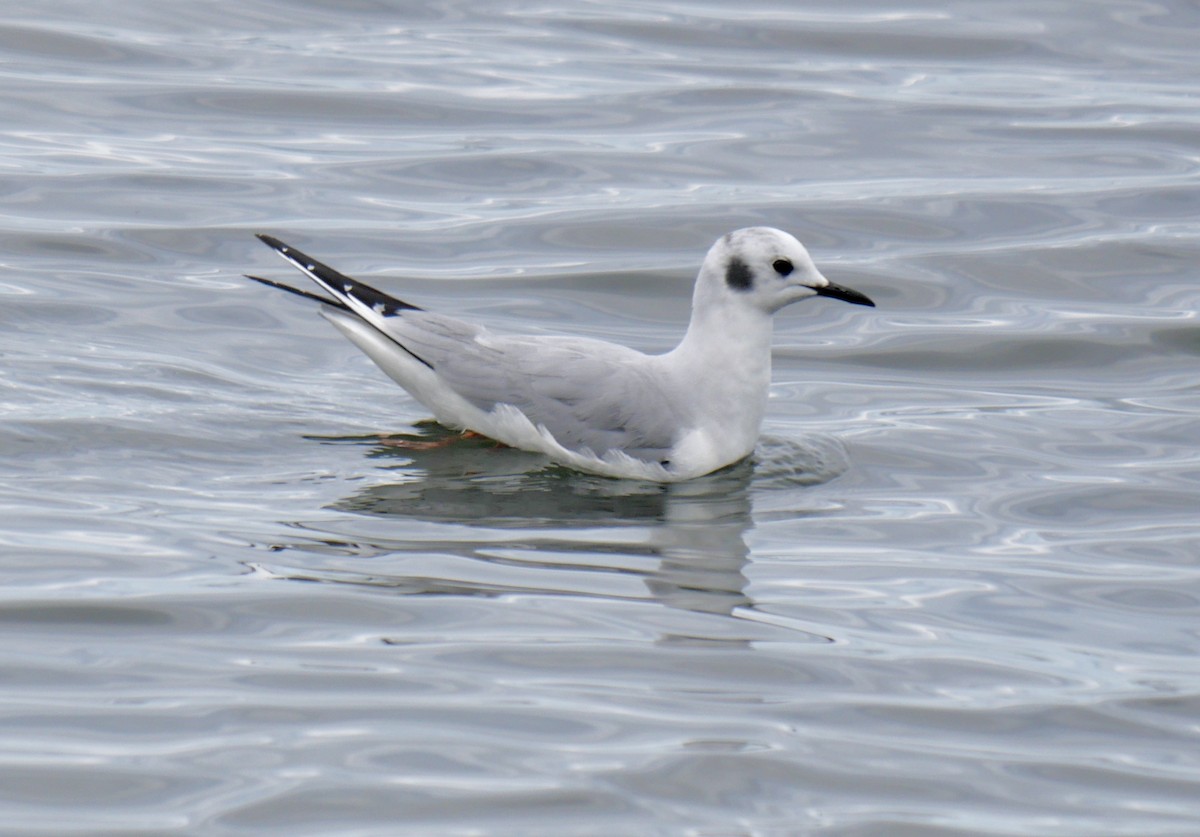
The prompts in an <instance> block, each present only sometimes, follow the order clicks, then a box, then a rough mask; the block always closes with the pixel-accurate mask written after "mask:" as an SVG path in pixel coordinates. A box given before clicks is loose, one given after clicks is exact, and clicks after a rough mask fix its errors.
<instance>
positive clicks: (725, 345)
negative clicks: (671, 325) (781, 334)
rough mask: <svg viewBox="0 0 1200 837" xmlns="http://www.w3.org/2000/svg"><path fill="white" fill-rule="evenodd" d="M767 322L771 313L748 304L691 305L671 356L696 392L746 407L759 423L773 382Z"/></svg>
mask: <svg viewBox="0 0 1200 837" xmlns="http://www.w3.org/2000/svg"><path fill="white" fill-rule="evenodd" d="M771 326H772V318H771V315H770V314H767V313H765V312H763V311H760V310H758V309H755V308H753V307H751V306H748V305H730V304H725V305H722V304H708V305H698V306H694V307H693V309H692V319H691V322H690V323H689V324H688V330H687V333H686V334H685V335H684V336H683V340H681V341H680V343H679V345H678V346H677V347H676V348H675V349H674V351H672V352H670V354H669V357H670V358H671V361H672V362H673V363H674V364H676V366H677V368H678V369H679V371H680V373H681V374H682V376H683V379H684V380H687V381H689V382H690V384H691V385H692V386H694V387H695V388H696V391H695V392H694V393H693V395H694V397H699V398H702V399H705V400H715V401H717V402H718V403H721V404H723V405H725V406H727V407H731V408H736V409H737V410H740V411H744V415H745V416H746V420H747V421H751V422H753V423H754V424H755V426H756V427H757V423H758V421H759V420H760V419H761V415H762V412H763V411H764V409H765V406H766V397H767V389H768V388H769V386H770V383H771Z"/></svg>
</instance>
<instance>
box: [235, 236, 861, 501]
mask: <svg viewBox="0 0 1200 837" xmlns="http://www.w3.org/2000/svg"><path fill="white" fill-rule="evenodd" d="M259 238H260V239H261V240H262V241H263V242H264V243H266V244H267V245H268V246H269V247H271V248H272V249H273V250H275V251H276V252H277V253H279V254H280V255H281V256H283V257H284V258H285V259H287V260H288V261H289V262H291V263H292V264H293V265H295V266H296V267H298V268H300V270H302V271H304V273H306V274H307V275H308V276H309V278H311V279H312V280H313V281H314V282H316V283H317V284H318V285H319V286H320V287H321V288H322V289H323V290H324V291H325V292H326V293H328V294H329V295H330V297H329V298H326V297H323V296H320V295H318V294H313V293H309V292H307V291H301V290H298V289H296V288H292V287H290V286H288V285H284V284H281V283H279V282H275V281H272V280H269V279H262V278H260V277H257V276H251V277H249V278H251V279H254V280H256V281H259V282H262V283H264V284H267V285H271V286H273V287H277V288H281V289H283V290H287V291H290V292H292V293H295V294H298V295H300V296H303V297H306V298H309V299H314V300H317V301H320V302H322V303H324V307H323V308H322V311H321V313H322V314H323V315H324V316H325V318H326V319H328V320H329V321H330V322H332V323H333V324H334V325H335V326H337V328H338V329H339V330H340V331H341V332H342V333H343V334H345V335H346V336H347V337H348V338H349V339H350V340H351V341H353V342H354V344H355V345H357V346H358V347H359V348H360V349H362V350H363V352H365V353H366V354H367V355H368V356H369V357H370V358H371V359H372V360H374V361H375V363H376V364H378V365H379V367H380V368H381V369H382V370H383V371H384V372H386V373H387V374H388V376H389V377H391V378H392V380H394V381H396V382H397V383H398V384H400V385H401V386H402V387H404V388H405V389H406V390H408V392H409V393H411V394H412V396H413V397H414V398H416V399H417V400H418V401H420V402H421V403H422V404H424V405H425V406H426V407H428V408H429V409H430V410H432V411H433V414H434V417H435V418H437V420H438V421H440V422H441V423H442V424H445V425H448V426H451V427H456V428H461V429H464V430H473V431H475V432H477V433H481V434H483V435H484V436H488V437H490V438H492V439H495V440H497V441H500V442H503V443H505V444H507V445H511V446H513V447H517V448H522V449H525V450H531V451H537V452H540V453H544V454H546V455H548V456H549V457H550V458H552V459H554V460H556V461H558V462H562V463H564V464H567V465H570V466H572V467H575V468H579V469H580V470H584V471H590V472H593V473H598V474H604V475H607V476H613V477H631V478H637V479H648V480H654V481H658V482H675V481H679V480H685V479H690V478H692V477H697V476H700V475H702V474H706V473H709V472H710V471H714V470H716V469H718V468H721V467H723V466H725V465H729V464H731V463H733V462H736V461H738V460H739V459H742V458H743V457H745V456H748V455H749V454H750V453H751V452H752V451H753V450H754V445H755V442H756V441H757V439H758V432H759V427H760V425H761V424H762V419H763V412H764V410H765V407H766V398H767V390H768V388H769V386H770V378H771V319H772V315H773V314H774V313H775V312H776V311H778V310H779V309H780V308H782V307H783V306H785V305H788V304H789V303H792V302H797V301H799V300H801V299H806V298H808V297H811V296H828V297H833V298H835V299H841V300H844V301H846V302H852V303H855V304H858V305H874V303H872V302H871V300H870V299H868V298H867V297H866V296H864V295H863V294H860V293H858V292H857V291H853V290H850V289H849V288H844V287H842V286H840V285H835V284H833V283H831V282H829V280H827V279H826V278H825V277H824V276H822V275H821V273H820V272H819V271H818V270H817V268H816V266H815V265H814V264H813V262H812V259H811V258H810V257H809V255H808V252H807V251H806V250H805V249H804V247H803V245H801V244H800V242H799V241H797V240H796V239H795V238H793V237H792V236H790V235H788V234H787V233H785V232H782V231H780V230H776V229H772V228H769V227H751V228H748V229H742V230H737V231H735V232H732V233H729V234H728V235H725V236H723V237H722V238H720V239H719V240H718V241H717V242H716V243H715V244H714V245H713V246H712V248H711V249H710V250H709V251H708V255H707V256H706V257H705V259H704V264H703V265H702V266H701V268H700V274H699V276H698V277H697V279H696V288H695V293H694V295H693V299H692V318H691V322H690V324H689V325H688V330H687V333H686V334H685V335H684V337H683V340H682V341H681V342H680V343H679V345H678V346H677V347H676V348H675V349H673V350H671V351H670V352H667V353H666V354H662V355H646V354H643V353H642V352H639V351H636V350H634V349H629V348H626V347H624V346H619V345H616V344H614V343H606V342H604V341H601V340H590V339H586V338H579V337H545V336H511V335H501V334H495V333H493V332H491V331H488V330H487V329H485V328H483V327H481V326H477V325H473V324H471V323H467V322H463V321H462V320H458V319H455V318H453V317H447V316H444V315H441V314H435V313H432V312H429V311H425V310H423V309H421V308H418V307H417V306H414V305H411V304H409V303H407V302H403V301H401V300H398V299H395V298H394V297H391V296H388V295H387V294H384V293H382V292H381V291H378V290H376V289H374V288H371V287H370V286H368V285H364V284H363V283H362V282H359V281H357V280H355V279H351V278H350V277H348V276H343V275H342V274H340V273H338V272H337V271H335V270H333V269H332V268H330V267H328V266H326V265H324V264H321V263H320V262H318V261H316V260H315V259H312V258H310V257H308V256H306V255H305V254H303V253H301V252H300V251H298V250H296V249H294V248H292V247H289V246H288V245H286V244H284V243H283V242H282V241H279V240H278V239H276V238H272V237H271V236H267V235H260V236H259Z"/></svg>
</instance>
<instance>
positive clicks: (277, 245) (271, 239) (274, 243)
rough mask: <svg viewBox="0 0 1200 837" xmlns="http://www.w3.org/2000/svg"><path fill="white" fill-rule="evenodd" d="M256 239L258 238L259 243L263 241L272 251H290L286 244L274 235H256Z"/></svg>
mask: <svg viewBox="0 0 1200 837" xmlns="http://www.w3.org/2000/svg"><path fill="white" fill-rule="evenodd" d="M254 237H255V238H257V239H258V240H259V241H261V242H262V243H263V244H265V245H267V246H268V247H270V248H271V249H272V250H287V249H289V248H288V246H287V245H286V244H284V243H283V242H282V241H280V240H279V239H278V238H276V237H275V236H273V235H267V234H266V233H255V234H254Z"/></svg>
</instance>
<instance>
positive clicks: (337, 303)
mask: <svg viewBox="0 0 1200 837" xmlns="http://www.w3.org/2000/svg"><path fill="white" fill-rule="evenodd" d="M242 275H243V276H245V277H246V278H247V279H252V280H254V281H255V282H261V283H262V284H264V285H267V286H268V287H271V288H278V289H279V290H281V291H287V292H288V293H290V294H295V295H296V296H302V297H304V298H305V299H311V300H312V301H313V302H319V303H321V304H322V305H331V306H333V307H334V308H340V309H342V310H343V311H347V310H349V308H348V306H347V305H346V303H344V302H342V301H341V300H340V299H329V298H328V297H323V296H321V295H320V294H314V293H310V292H309V291H302V290H300V289H299V288H293V287H292V286H291V285H285V284H283V283H282V282H276V281H275V280H274V279H264V278H263V277H261V276H251V275H250V274H249V273H243V274H242Z"/></svg>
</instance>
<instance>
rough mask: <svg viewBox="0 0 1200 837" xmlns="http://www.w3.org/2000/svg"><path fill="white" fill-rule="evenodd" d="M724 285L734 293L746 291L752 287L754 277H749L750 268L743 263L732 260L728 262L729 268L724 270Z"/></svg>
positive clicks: (738, 260)
mask: <svg viewBox="0 0 1200 837" xmlns="http://www.w3.org/2000/svg"><path fill="white" fill-rule="evenodd" d="M725 284H726V285H728V286H729V287H731V288H733V289H734V290H735V291H748V290H750V288H751V286H753V285H754V277H753V276H752V275H750V268H749V267H747V265H746V263H745V262H744V261H742V260H741V259H739V258H732V259H730V260H729V266H728V267H726V268H725Z"/></svg>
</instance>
